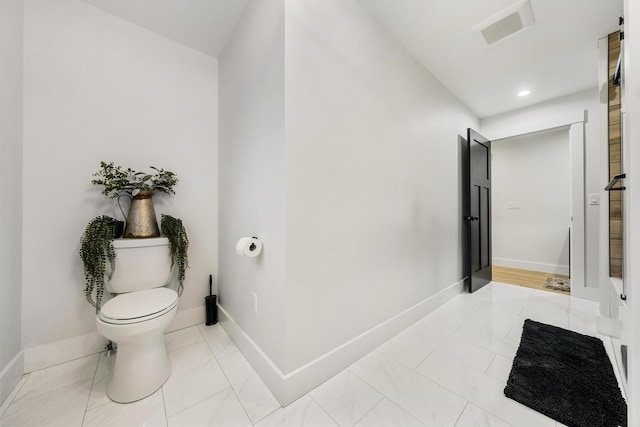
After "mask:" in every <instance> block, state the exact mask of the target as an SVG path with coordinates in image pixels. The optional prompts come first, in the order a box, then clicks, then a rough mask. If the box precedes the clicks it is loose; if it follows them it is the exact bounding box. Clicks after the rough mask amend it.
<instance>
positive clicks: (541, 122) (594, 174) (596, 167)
mask: <svg viewBox="0 0 640 427" xmlns="http://www.w3.org/2000/svg"><path fill="white" fill-rule="evenodd" d="M596 72H597V70H594V73H596ZM584 110H587V116H588V121H587V123H586V124H585V135H586V138H585V139H586V142H585V151H584V152H585V187H584V188H585V201H586V203H587V204H586V205H585V228H586V233H585V253H586V260H585V266H586V276H585V285H586V286H588V287H593V288H597V287H599V274H600V273H599V267H598V262H599V250H600V249H599V241H600V236H599V233H600V232H599V221H600V214H599V206H596V205H589V204H588V200H589V198H588V195H589V194H590V193H598V194H600V199H601V201H604V200H606V198H605V192H604V189H603V186H602V185H601V182H600V181H601V180H600V158H601V153H600V127H601V126H602V125H601V123H600V104H599V93H598V89H597V88H593V89H590V90H586V91H583V92H578V93H575V94H573V95H569V96H565V97H561V98H558V99H555V100H552V101H548V102H544V103H541V104H536V105H533V106H531V107H527V108H522V109H520V110H515V111H512V112H509V113H505V114H501V115H498V116H494V117H489V118H485V119H482V120H481V124H480V132H481V133H482V134H484V135H485V136H486V137H488V138H499V137H505V136H511V135H520V134H523V133H527V132H531V131H532V130H540V129H544V128H548V127H552V126H557V125H561V124H565V125H566V124H567V123H569V121H571V122H576V121H578V120H583V116H584V115H583V111H584ZM604 126H606V123H605V124H604Z"/></svg>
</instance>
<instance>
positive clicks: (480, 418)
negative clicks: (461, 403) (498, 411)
mask: <svg viewBox="0 0 640 427" xmlns="http://www.w3.org/2000/svg"><path fill="white" fill-rule="evenodd" d="M456 427H512V426H511V424H509V423H507V422H505V421H502V420H501V419H500V418H498V417H496V416H495V415H492V414H490V413H488V412H487V411H484V410H482V409H480V408H478V407H477V406H476V405H474V404H472V403H470V404H468V405H467V407H466V408H465V409H464V412H463V413H462V415H461V416H460V419H459V420H458V422H457V423H456Z"/></svg>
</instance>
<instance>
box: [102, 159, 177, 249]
mask: <svg viewBox="0 0 640 427" xmlns="http://www.w3.org/2000/svg"><path fill="white" fill-rule="evenodd" d="M150 168H151V169H153V170H154V171H155V173H145V172H136V171H135V170H133V169H131V168H127V169H123V168H122V167H120V166H115V165H114V164H113V162H111V163H106V162H100V170H99V171H98V172H96V173H94V174H93V176H95V177H96V178H95V179H93V180H92V181H91V183H92V184H94V185H102V186H103V187H104V188H103V190H102V194H104V195H105V196H107V197H110V198H117V199H118V202H119V200H120V197H123V196H127V197H129V198H130V199H131V206H130V208H129V214H128V215H127V222H126V227H125V230H124V237H125V238H146V237H157V236H159V235H160V230H159V229H158V222H157V220H156V214H155V209H154V207H153V195H154V194H156V193H164V194H175V191H174V190H173V187H174V186H175V185H176V184H177V183H178V177H177V176H176V174H175V173H173V172H171V171H166V170H164V169H159V168H156V167H155V166H150ZM123 215H124V213H123Z"/></svg>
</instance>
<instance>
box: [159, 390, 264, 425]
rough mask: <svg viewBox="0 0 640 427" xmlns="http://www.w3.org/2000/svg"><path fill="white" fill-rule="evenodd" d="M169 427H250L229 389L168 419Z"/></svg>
mask: <svg viewBox="0 0 640 427" xmlns="http://www.w3.org/2000/svg"><path fill="white" fill-rule="evenodd" d="M168 421H169V427H200V426H202V427H205V426H206V427H251V426H252V425H253V424H252V423H251V420H249V417H248V416H247V414H246V412H245V411H244V409H243V408H242V405H240V402H239V401H238V398H237V397H236V395H235V393H234V392H233V390H232V389H231V388H228V389H226V390H223V391H221V392H220V393H218V394H216V395H214V396H211V397H210V398H208V399H206V400H203V401H202V402H200V403H198V404H196V405H193V406H191V407H190V408H187V409H185V410H184V411H182V412H179V413H177V414H175V415H174V416H172V417H169V420H168Z"/></svg>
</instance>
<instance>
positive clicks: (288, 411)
mask: <svg viewBox="0 0 640 427" xmlns="http://www.w3.org/2000/svg"><path fill="white" fill-rule="evenodd" d="M255 426H256V427H335V426H337V424H336V423H335V421H334V420H333V419H332V418H331V417H330V416H329V415H328V414H327V413H326V412H325V411H324V410H323V409H322V408H321V407H320V406H319V405H318V404H317V403H316V402H315V401H314V400H313V399H312V398H311V397H310V396H309V395H304V396H302V397H301V398H300V399H298V400H296V401H295V402H293V403H292V404H291V405H289V406H287V407H286V408H280V409H278V410H277V411H275V412H274V413H273V414H271V415H269V416H268V417H266V418H265V419H263V420H262V421H260V422H259V423H257V424H255Z"/></svg>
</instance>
